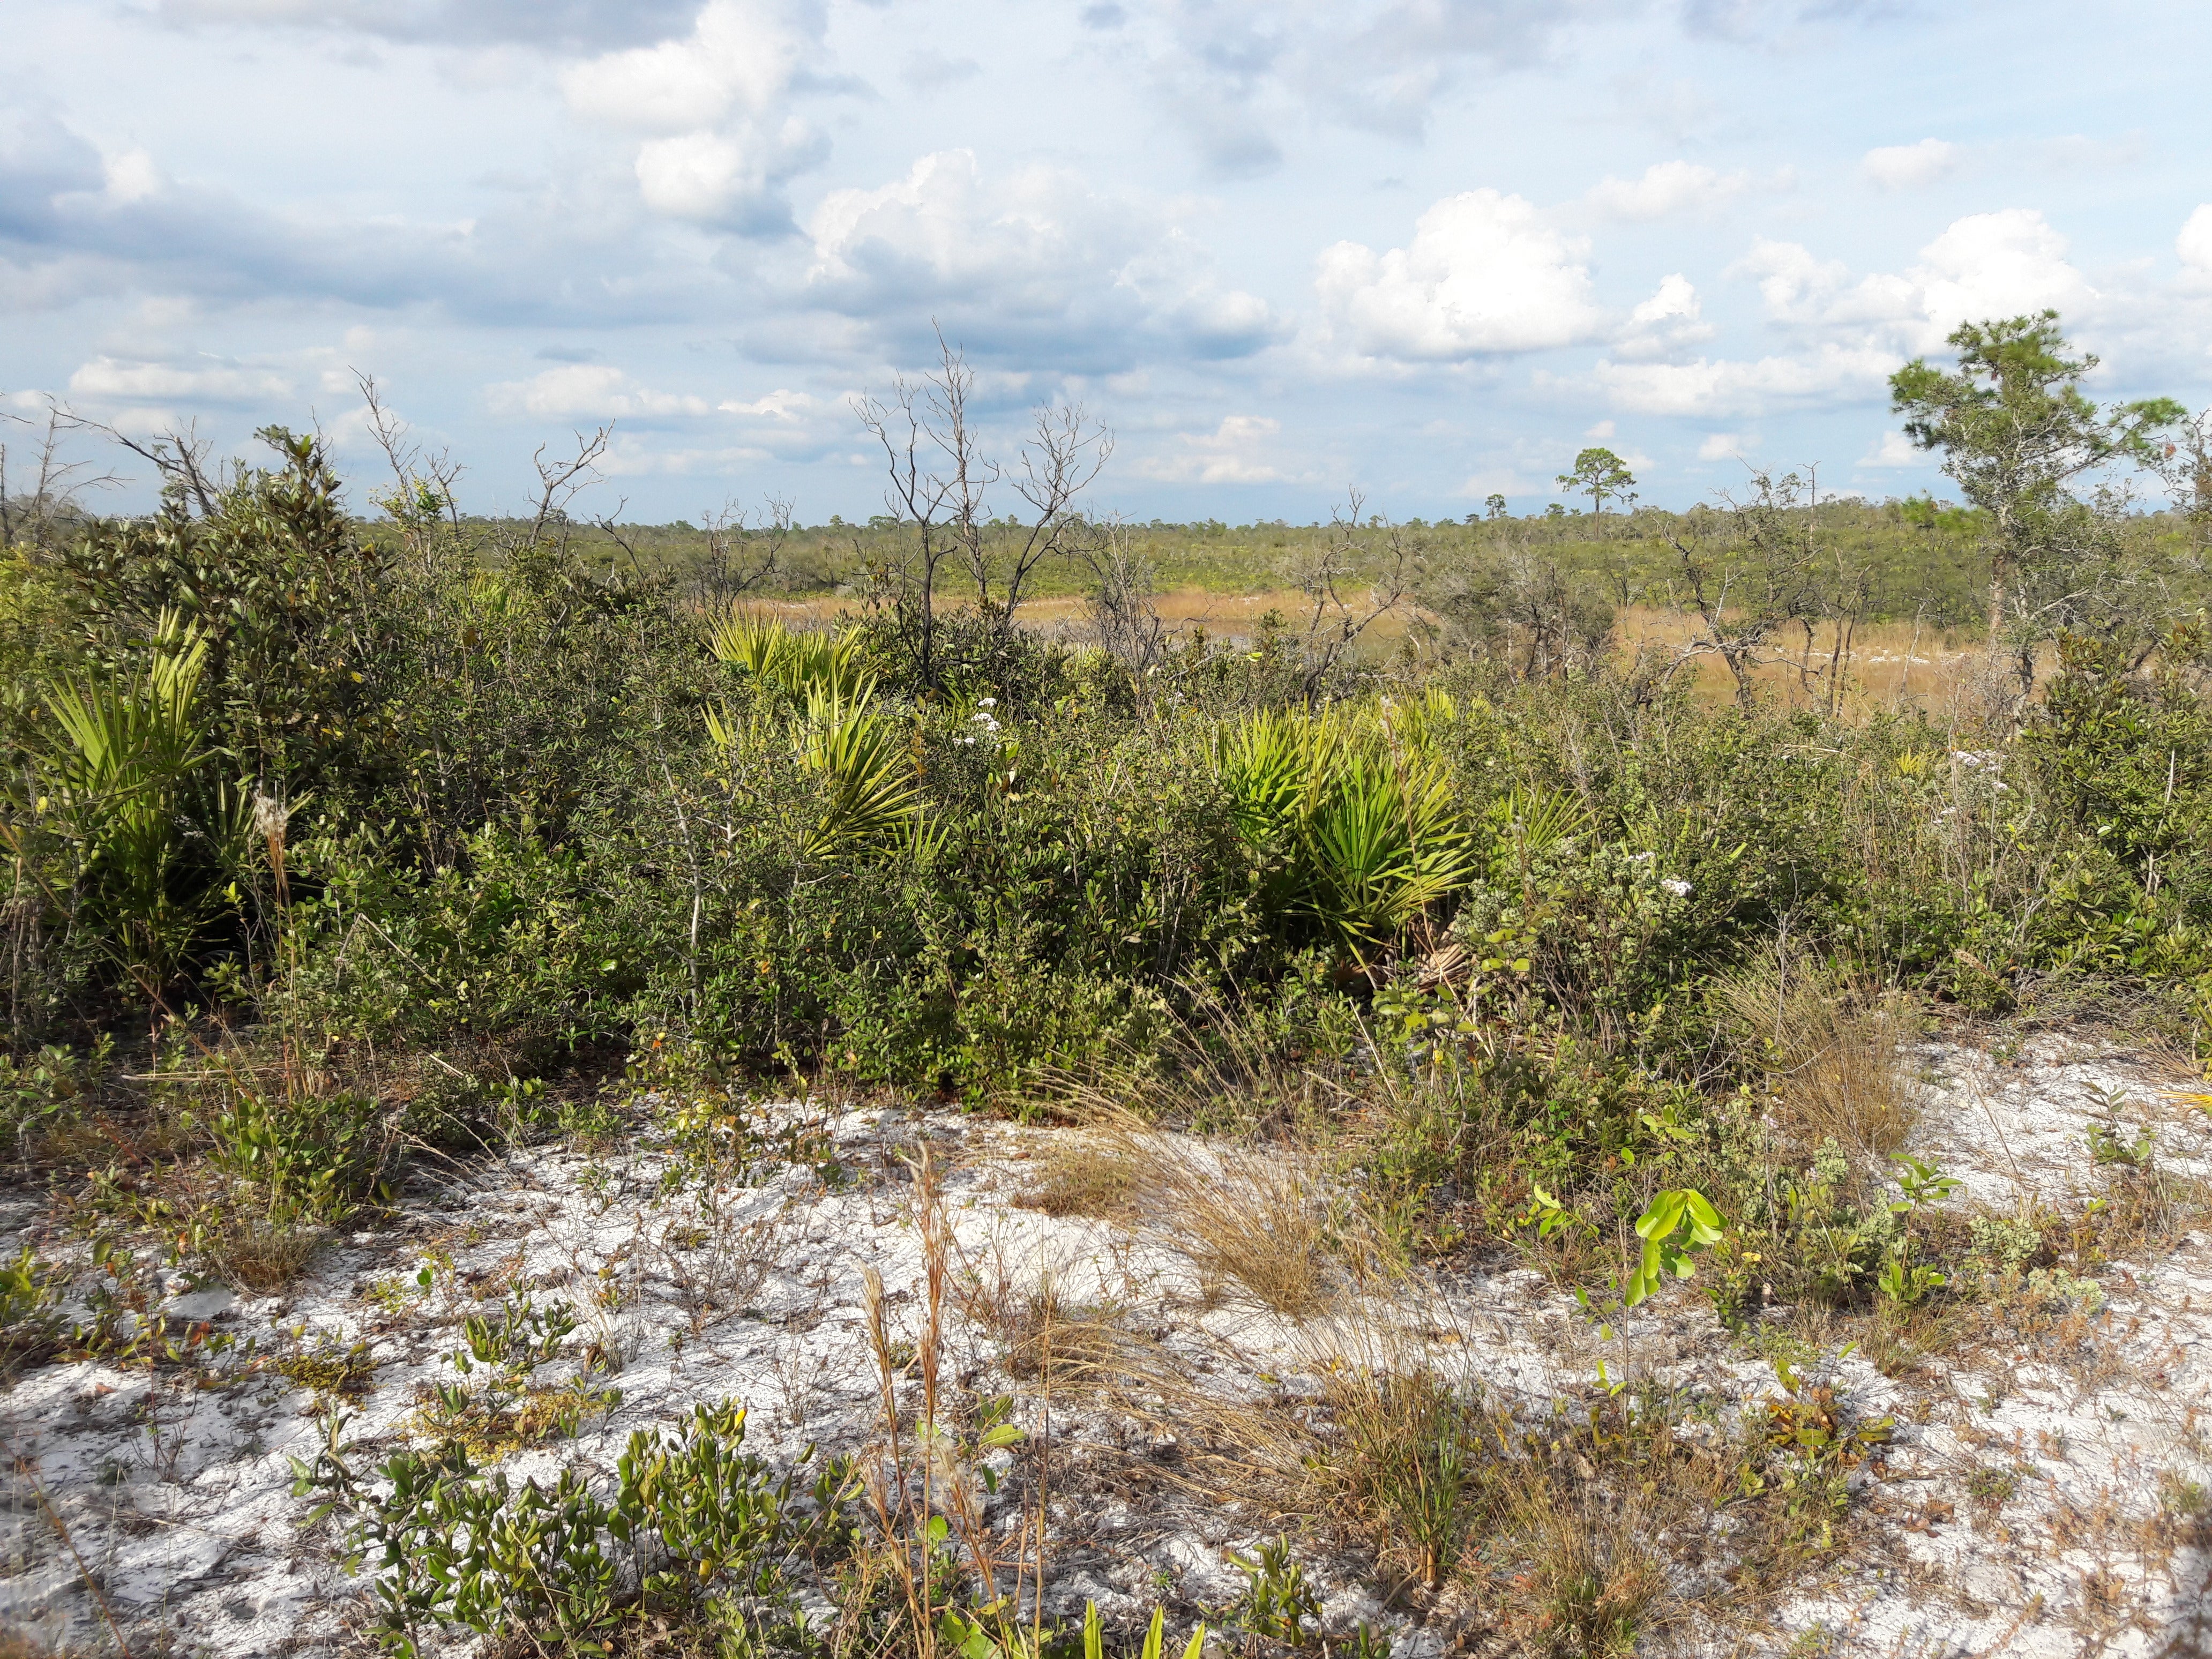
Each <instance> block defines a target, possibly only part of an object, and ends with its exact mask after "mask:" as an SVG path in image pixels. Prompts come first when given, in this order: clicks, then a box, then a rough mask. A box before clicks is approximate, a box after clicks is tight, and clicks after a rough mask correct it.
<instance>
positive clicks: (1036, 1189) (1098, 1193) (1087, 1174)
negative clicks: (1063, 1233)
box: [1014, 1138, 1137, 1221]
mask: <svg viewBox="0 0 2212 1659" xmlns="http://www.w3.org/2000/svg"><path fill="white" fill-rule="evenodd" d="M1136 1186H1137V1171H1136V1169H1135V1166H1134V1165H1133V1164H1131V1163H1130V1162H1129V1160H1128V1159H1127V1158H1124V1157H1122V1156H1121V1155H1120V1154H1119V1153H1118V1152H1115V1150H1114V1149H1113V1148H1112V1147H1110V1146H1103V1145H1100V1144H1097V1142H1095V1141H1092V1140H1091V1139H1088V1138H1085V1139H1077V1140H1073V1141H1071V1142H1069V1143H1068V1144H1065V1145H1063V1144H1061V1143H1060V1141H1058V1140H1055V1141H1054V1144H1053V1145H1052V1146H1050V1147H1048V1148H1047V1149H1046V1151H1045V1152H1044V1153H1043V1155H1042V1157H1040V1158H1037V1160H1036V1163H1035V1164H1033V1165H1032V1166H1031V1169H1030V1184H1029V1185H1028V1187H1027V1188H1025V1189H1024V1191H1023V1192H1022V1193H1021V1194H1019V1195H1018V1197H1016V1198H1015V1200H1014V1204H1015V1206H1016V1207H1017V1208H1018V1209H1024V1210H1035V1211H1036V1212H1039V1213H1040V1214H1042V1215H1048V1216H1052V1217H1054V1218H1063V1217H1066V1216H1085V1217H1089V1218H1091V1219H1093V1220H1100V1221H1109V1220H1120V1219H1123V1218H1127V1216H1128V1215H1129V1214H1130V1213H1131V1210H1132V1206H1133V1202H1134V1200H1135V1197H1136Z"/></svg>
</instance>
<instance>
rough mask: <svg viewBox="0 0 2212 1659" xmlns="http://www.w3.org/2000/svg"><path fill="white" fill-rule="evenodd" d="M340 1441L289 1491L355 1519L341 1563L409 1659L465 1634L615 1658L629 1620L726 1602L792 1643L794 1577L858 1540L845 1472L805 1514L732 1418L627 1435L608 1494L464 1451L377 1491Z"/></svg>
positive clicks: (829, 1476)
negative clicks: (764, 1616) (785, 1633)
mask: <svg viewBox="0 0 2212 1659" xmlns="http://www.w3.org/2000/svg"><path fill="white" fill-rule="evenodd" d="M343 1423H344V1419H343V1417H342V1416H340V1415H337V1414H333V1415H332V1417H331V1419H329V1423H328V1427H327V1430H326V1442H325V1447H324V1449H323V1450H322V1452H321V1453H320V1454H319V1455H318V1457H317V1458H316V1460H315V1462H313V1464H308V1463H306V1462H301V1460H299V1459H297V1458H295V1459H293V1460H292V1469H293V1474H294V1483H295V1484H294V1489H295V1493H296V1494H297V1495H299V1496H301V1497H309V1496H313V1497H315V1498H318V1500H319V1501H318V1503H317V1505H316V1509H315V1510H314V1514H315V1516H316V1517H317V1518H318V1519H319V1518H320V1517H321V1516H325V1515H328V1514H331V1513H332V1512H333V1511H336V1512H337V1513H339V1514H341V1515H343V1517H344V1518H345V1522H346V1532H345V1548H346V1554H347V1559H348V1560H349V1562H350V1563H351V1564H352V1565H353V1569H354V1570H355V1571H360V1570H361V1569H362V1567H363V1566H364V1565H367V1566H368V1571H369V1572H370V1574H371V1579H370V1583H371V1587H372V1589H373V1590H374V1595H375V1597H376V1602H377V1614H376V1618H375V1620H374V1626H373V1629H374V1634H375V1635H376V1637H377V1639H378V1640H379V1642H380V1644H382V1645H383V1647H384V1649H385V1650H386V1651H387V1652H390V1653H394V1654H398V1655H402V1656H405V1659H415V1656H417V1655H418V1654H419V1653H420V1652H421V1650H422V1641H423V1639H424V1638H425V1637H426V1636H427V1635H428V1633H429V1632H432V1631H455V1630H459V1631H467V1632H473V1633H474V1634H476V1635H477V1636H480V1637H500V1638H509V1637H521V1638H526V1639H527V1640H529V1641H531V1642H532V1643H533V1644H536V1645H537V1646H538V1648H539V1649H540V1650H549V1649H550V1650H555V1651H559V1652H563V1653H573V1654H591V1655H605V1654H608V1653H610V1652H611V1651H612V1650H613V1644H614V1643H615V1639H616V1638H617V1632H619V1631H620V1630H621V1628H622V1626H623V1624H624V1622H625V1620H629V1619H631V1618H633V1617H645V1616H649V1615H652V1614H654V1613H675V1614H678V1615H679V1616H680V1615H684V1614H690V1615H692V1616H694V1617H696V1616H698V1615H699V1614H700V1613H702V1609H704V1608H705V1607H707V1606H708V1604H709V1603H710V1602H711V1601H713V1600H714V1598H716V1597H718V1596H722V1595H739V1596H743V1597H746V1598H751V1599H752V1600H754V1601H756V1602H757V1603H759V1602H765V1603H766V1604H768V1606H769V1609H770V1611H771V1612H772V1613H774V1614H775V1616H776V1617H777V1618H778V1619H780V1620H781V1621H782V1623H783V1624H784V1625H785V1626H795V1625H796V1622H797V1613H796V1610H795V1606H794V1604H793V1601H792V1588H793V1585H792V1578H791V1569H792V1567H793V1565H795V1563H796V1562H797V1560H798V1559H799V1558H800V1557H801V1556H803V1555H809V1554H822V1555H826V1556H829V1557H831V1558H834V1557H835V1555H836V1553H839V1552H841V1551H842V1550H843V1549H845V1548H847V1547H849V1543H850V1540H851V1530H850V1522H849V1520H848V1516H847V1513H846V1504H847V1501H848V1495H849V1492H848V1489H849V1483H850V1473H849V1470H848V1468H847V1467H846V1466H845V1465H843V1464H842V1463H840V1462H834V1461H833V1462H829V1463H827V1464H825V1465H824V1466H823V1468H822V1469H821V1470H820V1471H819V1472H818V1473H817V1475H816V1477H815V1480H814V1481H813V1483H812V1486H811V1490H810V1491H809V1492H807V1493H806V1494H805V1495H804V1496H802V1495H801V1494H800V1492H799V1487H798V1486H797V1477H796V1474H785V1475H783V1476H782V1477H781V1478H780V1479H778V1478H774V1477H772V1476H771V1474H770V1472H769V1469H768V1467H767V1466H766V1465H765V1464H764V1463H763V1462H762V1461H761V1460H760V1459H759V1458H757V1457H755V1456H753V1455H750V1454H747V1453H744V1452H742V1451H740V1450H739V1447H740V1446H741V1445H742V1443H743V1442H744V1408H743V1407H739V1406H737V1405H735V1404H732V1403H725V1404H722V1405H720V1406H713V1407H708V1406H701V1407H696V1408H695V1409H694V1412H693V1415H692V1419H691V1420H690V1423H688V1424H687V1425H684V1428H683V1429H682V1430H680V1431H677V1432H675V1433H672V1434H671V1433H669V1432H668V1431H662V1430H644V1429H641V1430H638V1431H635V1433H633V1434H632V1435H631V1436H630V1437H629V1443H628V1445H627V1447H626V1448H625V1449H624V1451H623V1455H622V1456H621V1458H620V1460H619V1461H618V1462H617V1478H616V1484H615V1488H614V1490H613V1491H612V1492H611V1493H602V1492H599V1491H596V1490H595V1489H594V1488H593V1487H592V1485H591V1483H590V1482H588V1481H587V1480H585V1479H584V1478H583V1477H582V1476H581V1475H580V1474H577V1473H576V1472H575V1471H574V1470H573V1469H571V1470H563V1471H562V1473H561V1474H560V1475H559V1476H558V1477H557V1478H556V1480H555V1481H554V1482H553V1484H552V1485H551V1486H540V1485H539V1484H538V1482H537V1481H536V1480H526V1481H524V1482H522V1483H521V1484H520V1485H519V1486H518V1485H516V1484H514V1483H513V1481H512V1480H510V1479H509V1478H508V1476H507V1474H505V1473H504V1472H503V1471H492V1472H486V1471H484V1470H482V1469H479V1468H477V1467H476V1465H475V1464H474V1463H473V1462H471V1460H470V1457H469V1454H468V1453H467V1451H466V1450H465V1449H463V1448H461V1447H459V1446H453V1445H448V1446H447V1447H445V1448H443V1449H441V1450H440V1451H438V1452H436V1453H435V1454H432V1455H424V1454H422V1453H417V1452H404V1453H402V1454H400V1455H398V1456H396V1457H394V1458H392V1459H391V1460H389V1461H388V1462H386V1463H385V1464H384V1465H383V1466H382V1468H380V1469H378V1470H377V1471H376V1472H375V1476H376V1480H377V1483H378V1484H376V1485H374V1486H373V1485H372V1484H371V1483H370V1481H369V1480H367V1479H364V1478H363V1477H362V1476H361V1475H359V1474H356V1472H355V1470H354V1468H352V1466H351V1464H350V1463H349V1462H348V1455H349V1449H348V1448H347V1447H346V1446H345V1445H344V1443H343Z"/></svg>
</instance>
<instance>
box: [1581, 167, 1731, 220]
mask: <svg viewBox="0 0 2212 1659" xmlns="http://www.w3.org/2000/svg"><path fill="white" fill-rule="evenodd" d="M1750 183H1751V174H1750V173H1746V172H1742V171H1737V172H1735V173H1720V172H1717V171H1715V170H1714V169H1713V168H1711V167H1703V166H1700V165H1699V164H1698V163H1696V162H1692V161H1657V162H1654V163H1653V164H1652V165H1651V166H1650V167H1646V168H1644V176H1643V177H1642V178H1640V179H1603V180H1601V181H1600V183H1599V184H1598V185H1596V186H1595V188H1594V189H1593V190H1592V191H1590V193H1589V200H1590V204H1591V205H1592V206H1593V207H1595V208H1596V209H1597V210H1599V211H1600V212H1601V213H1607V214H1610V215H1612V216H1613V217H1615V218H1617V219H1664V218H1667V217H1668V216H1672V215H1674V214H1677V213H1681V212H1684V211H1686V210H1692V209H1700V208H1709V207H1712V206H1714V205H1716V204H1718V203H1721V202H1724V201H1726V200H1728V198H1729V197H1731V196H1735V195H1736V194H1738V193H1739V192H1741V191H1742V190H1743V189H1744V188H1745V186H1747V185H1749V184H1750Z"/></svg>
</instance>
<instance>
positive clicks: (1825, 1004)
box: [1719, 966, 1919, 1168]
mask: <svg viewBox="0 0 2212 1659" xmlns="http://www.w3.org/2000/svg"><path fill="white" fill-rule="evenodd" d="M1719 991H1720V998H1721V1000H1722V1002H1723V1005H1724V1006H1726V1007H1727V1009H1728V1010H1729V1012H1731V1013H1733V1014H1734V1015H1735V1018H1736V1019H1737V1020H1738V1021H1739V1022H1740V1023H1741V1026H1742V1028H1743V1030H1744V1032H1745V1033H1746V1034H1747V1036H1748V1037H1749V1038H1750V1040H1751V1041H1752V1042H1754V1043H1759V1044H1762V1045H1764V1046H1765V1051H1766V1057H1767V1062H1768V1064H1769V1066H1771V1068H1772V1077H1773V1088H1774V1096H1775V1099H1774V1108H1773V1115H1774V1120H1775V1126H1774V1127H1775V1130H1776V1133H1778V1136H1779V1137H1780V1139H1782V1140H1783V1142H1784V1144H1785V1145H1786V1146H1790V1147H1791V1148H1794V1149H1796V1151H1799V1152H1808V1151H1810V1150H1811V1149H1813V1148H1814V1147H1817V1146H1819V1145H1820V1143H1821V1142H1822V1141H1823V1140H1830V1139H1832V1140H1833V1141H1834V1142H1835V1143H1836V1145H1837V1146H1840V1147H1842V1148H1843V1149H1844V1152H1846V1153H1848V1154H1850V1155H1851V1156H1853V1157H1855V1158H1858V1159H1860V1160H1861V1161H1862V1162H1863V1163H1866V1164H1873V1165H1875V1166H1877V1167H1883V1168H1886V1167H1887V1163H1888V1160H1889V1158H1890V1155H1891V1154H1892V1153H1893V1152H1896V1151H1897V1150H1898V1149H1899V1147H1901V1146H1904V1144H1905V1137H1906V1136H1907V1135H1909V1134H1910V1133H1911V1131H1912V1125H1913V1122H1914V1121H1915V1119H1916V1118H1917V1116H1918V1115H1919V1111H1918V1105H1917V1100H1916V1097H1915V1091H1914V1087H1913V1084H1912V1081H1911V1079H1910V1078H1908V1077H1907V1076H1906V1075H1905V1073H1904V1070H1903V1068H1902V1067H1901V1066H1900V1065H1899V1050H1900V1048H1902V1045H1903V1042H1904V1040H1905V1036H1906V1035H1907V1033H1908V1029H1909V1015H1908V1013H1907V1012H1906V1010H1905V1006H1904V1005H1903V1003H1902V1001H1901V1000H1900V999H1899V998H1897V997H1895V996H1893V995H1892V994H1890V993H1889V992H1888V991H1887V989H1886V987H1882V986H1880V985H1878V984H1875V983H1874V982H1873V981H1868V980H1862V979H1857V978H1854V977H1851V976H1850V975H1834V974H1821V973H1814V972H1809V971H1803V970H1800V969H1796V968H1795V967H1794V966H1793V968H1792V969H1790V970H1789V971H1788V972H1786V973H1785V972H1784V971H1782V970H1779V969H1776V968H1774V967H1772V966H1762V967H1759V968H1754V969H1746V970H1744V971H1742V972H1741V973H1738V974H1735V975H1732V976H1730V977H1729V979H1727V980H1725V981H1723V982H1722V984H1721V986H1720V987H1719Z"/></svg>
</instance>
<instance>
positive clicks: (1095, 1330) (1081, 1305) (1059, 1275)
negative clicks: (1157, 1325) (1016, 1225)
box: [946, 1243, 1133, 1389]
mask: <svg viewBox="0 0 2212 1659" xmlns="http://www.w3.org/2000/svg"><path fill="white" fill-rule="evenodd" d="M957 1267H958V1271H957V1273H954V1274H953V1275H952V1276H951V1279H949V1280H948V1282H947V1285H946V1296H947V1299H948V1300H949V1301H950V1302H951V1304H952V1306H953V1307H955V1308H957V1310H959V1311H960V1313H961V1314H962V1315H963V1316H964V1317H966V1318H967V1319H969V1320H970V1321H972V1322H974V1323H975V1324H976V1325H979V1326H981V1328H983V1329H984V1330H985V1331H987V1332H988V1333H989V1334H990V1335H991V1336H992V1337H993V1338H994V1340H996V1341H997V1343H998V1344H999V1357H1000V1364H1003V1365H1004V1366H1005V1367H1006V1371H1007V1374H1008V1375H1009V1376H1013V1377H1015V1378H1017V1379H1018V1380H1020V1381H1022V1382H1024V1383H1034V1382H1040V1381H1042V1382H1048V1383H1049V1384H1050V1385H1051V1386H1052V1387H1053V1388H1054V1389H1064V1388H1068V1387H1071V1386H1072V1387H1076V1388H1081V1387H1085V1386H1087V1385H1090V1384H1092V1383H1097V1382H1098V1381H1100V1380H1101V1379H1103V1378H1106V1377H1109V1376H1117V1375H1119V1374H1120V1373H1121V1370H1123V1369H1124V1359H1125V1357H1126V1356H1127V1354H1128V1353H1129V1351H1130V1348H1131V1346H1132V1340H1133V1339H1132V1337H1131V1335H1130V1333H1129V1332H1128V1331H1127V1329H1126V1328H1125V1327H1124V1324H1123V1321H1122V1316H1121V1309H1120V1308H1118V1307H1117V1306H1115V1304H1113V1303H1112V1301H1110V1300H1109V1299H1108V1298H1106V1297H1095V1298H1093V1299H1091V1300H1089V1301H1084V1300H1079V1299H1077V1298H1073V1297H1069V1296H1067V1295H1066V1286H1067V1285H1068V1283H1069V1282H1070V1281H1071V1280H1081V1279H1095V1278H1096V1272H1095V1269H1096V1264H1095V1263H1089V1264H1083V1265H1081V1266H1077V1265H1073V1264H1067V1263H1053V1262H1036V1261H1029V1262H1023V1263H1017V1262H1014V1261H1010V1260H1009V1259H1008V1257H1007V1255H1006V1250H1005V1248H1004V1246H1003V1244H1001V1243H994V1245H993V1246H992V1247H991V1248H990V1249H988V1250H987V1251H985V1252H983V1253H982V1254H981V1257H980V1259H979V1258H978V1257H975V1256H963V1259H961V1260H960V1261H958V1263H957ZM1086 1269H1087V1270H1086Z"/></svg>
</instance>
